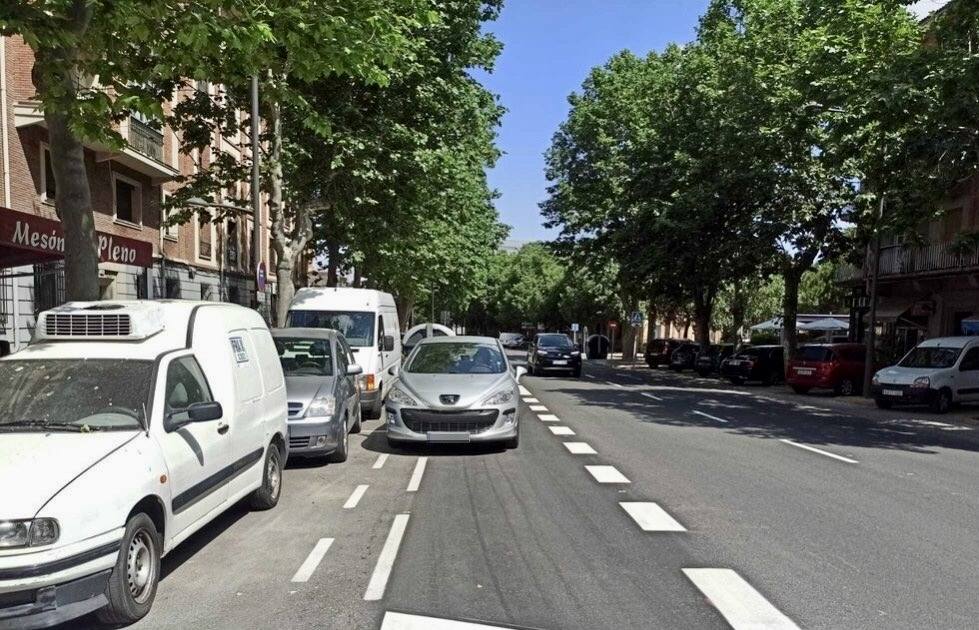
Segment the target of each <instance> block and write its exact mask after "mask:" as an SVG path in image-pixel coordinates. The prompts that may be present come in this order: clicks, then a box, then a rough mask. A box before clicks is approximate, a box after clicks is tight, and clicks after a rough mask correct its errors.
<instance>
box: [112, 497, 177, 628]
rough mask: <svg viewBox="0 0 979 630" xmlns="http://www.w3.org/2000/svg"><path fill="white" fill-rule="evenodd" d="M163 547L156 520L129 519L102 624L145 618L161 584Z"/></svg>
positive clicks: (143, 516)
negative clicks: (161, 552) (161, 551)
mask: <svg viewBox="0 0 979 630" xmlns="http://www.w3.org/2000/svg"><path fill="white" fill-rule="evenodd" d="M161 547H162V542H161V540H160V533H159V532H158V531H157V529H156V525H155V524H154V523H153V519H151V518H150V517H149V516H147V515H146V514H144V513H143V512H140V513H139V514H135V515H133V516H132V517H130V519H129V521H128V522H127V523H126V532H125V534H123V536H122V548H121V550H120V551H119V557H118V558H117V559H116V566H115V567H113V568H112V573H111V574H110V575H109V583H108V585H107V587H106V589H105V596H106V598H107V599H108V600H109V604H108V605H107V606H105V607H104V608H102V609H101V610H99V612H98V613H97V616H98V618H99V621H101V622H102V623H105V624H112V625H122V624H131V623H134V622H136V621H138V620H140V619H142V618H143V617H145V616H146V613H148V612H149V611H150V608H151V607H152V606H153V599H154V598H155V597H156V587H157V584H159V581H160V550H161Z"/></svg>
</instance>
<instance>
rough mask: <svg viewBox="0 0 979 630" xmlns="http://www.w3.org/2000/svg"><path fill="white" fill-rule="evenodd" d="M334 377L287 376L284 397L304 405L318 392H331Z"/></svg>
mask: <svg viewBox="0 0 979 630" xmlns="http://www.w3.org/2000/svg"><path fill="white" fill-rule="evenodd" d="M335 379H336V377H335V376H287V377H286V398H288V399H289V400H290V401H296V402H301V403H303V406H305V405H306V404H307V403H308V402H309V401H311V400H313V398H315V397H316V395H317V394H319V393H320V392H322V393H323V394H324V395H325V394H328V393H330V392H332V391H333V382H334V380H335Z"/></svg>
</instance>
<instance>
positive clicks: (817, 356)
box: [785, 343, 866, 396]
mask: <svg viewBox="0 0 979 630" xmlns="http://www.w3.org/2000/svg"><path fill="white" fill-rule="evenodd" d="M865 353H866V349H865V347H864V346H863V344H859V343H826V344H808V345H804V346H799V349H798V350H797V351H796V354H795V356H794V357H792V359H791V360H790V361H789V369H788V374H787V375H786V380H785V382H786V383H788V384H789V385H790V386H791V387H792V389H793V390H795V392H796V393H797V394H805V393H806V392H808V391H809V390H810V389H813V388H822V389H832V390H833V391H834V392H836V393H837V394H840V395H843V396H849V395H850V394H856V393H857V392H859V391H860V388H861V386H862V385H863V365H864V357H865Z"/></svg>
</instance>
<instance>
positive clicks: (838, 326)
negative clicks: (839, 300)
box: [799, 317, 850, 331]
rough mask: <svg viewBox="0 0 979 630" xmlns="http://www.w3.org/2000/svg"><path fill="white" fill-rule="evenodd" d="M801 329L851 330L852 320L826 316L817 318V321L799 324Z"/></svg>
mask: <svg viewBox="0 0 979 630" xmlns="http://www.w3.org/2000/svg"><path fill="white" fill-rule="evenodd" d="M799 329H800V330H817V331H818V330H827V331H830V330H850V322H847V321H844V320H842V319H835V318H832V317H826V318H823V319H817V320H815V321H812V322H809V323H807V324H799Z"/></svg>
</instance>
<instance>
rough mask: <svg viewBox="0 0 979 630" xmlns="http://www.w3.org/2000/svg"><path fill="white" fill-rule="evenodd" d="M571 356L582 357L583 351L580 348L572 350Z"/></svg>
mask: <svg viewBox="0 0 979 630" xmlns="http://www.w3.org/2000/svg"><path fill="white" fill-rule="evenodd" d="M571 356H573V357H580V356H581V351H580V350H572V351H571Z"/></svg>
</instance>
